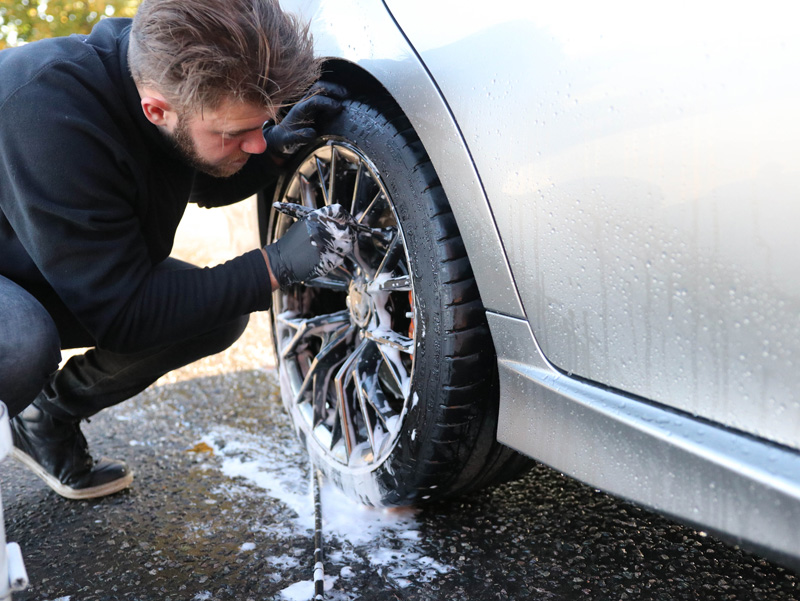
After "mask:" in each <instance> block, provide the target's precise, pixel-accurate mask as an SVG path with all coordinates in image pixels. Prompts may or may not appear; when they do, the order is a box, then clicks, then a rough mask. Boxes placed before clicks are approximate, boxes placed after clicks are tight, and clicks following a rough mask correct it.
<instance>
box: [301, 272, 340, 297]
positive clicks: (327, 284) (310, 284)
mask: <svg viewBox="0 0 800 601" xmlns="http://www.w3.org/2000/svg"><path fill="white" fill-rule="evenodd" d="M336 271H338V269H337V270H334V271H332V272H331V273H329V274H328V275H327V276H321V277H318V278H314V279H313V280H308V281H307V282H303V284H304V285H305V286H306V287H307V288H326V289H328V290H338V291H339V292H347V285H348V281H349V280H347V279H344V278H343V279H337V278H336V277H335V275H336Z"/></svg>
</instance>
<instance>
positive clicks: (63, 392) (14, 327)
mask: <svg viewBox="0 0 800 601" xmlns="http://www.w3.org/2000/svg"><path fill="white" fill-rule="evenodd" d="M188 267H190V266H189V265H188V264H187V263H184V262H182V261H178V260H177V259H167V260H166V261H165V262H164V263H163V264H161V265H160V266H159V268H162V269H185V268H188ZM247 321H248V317H247V316H243V317H241V318H239V319H235V320H233V321H231V322H228V323H226V324H223V325H222V326H218V327H216V328H214V329H212V330H209V331H207V332H205V333H202V334H200V335H198V336H195V337H192V338H189V339H186V340H181V341H176V342H171V343H167V344H164V345H163V346H159V347H157V348H153V349H148V350H146V351H142V352H138V353H130V354H120V353H114V352H111V351H108V350H105V349H102V348H97V347H95V348H92V349H90V350H88V351H87V352H86V353H84V354H83V355H78V356H75V357H72V358H71V359H70V360H69V361H67V362H66V363H65V365H64V367H62V368H61V369H60V370H59V369H58V364H59V362H60V360H61V349H62V348H74V347H75V346H89V345H87V344H80V345H76V344H74V343H69V342H65V344H64V345H63V346H62V342H61V339H60V337H59V334H58V329H57V328H56V325H55V323H54V322H53V320H52V318H51V317H50V315H49V314H48V313H47V311H46V310H45V309H44V307H42V305H41V304H40V303H39V302H38V301H37V300H36V299H35V298H34V297H33V296H31V295H30V294H28V293H27V292H26V291H25V290H23V289H22V288H21V287H19V286H18V285H17V284H15V283H14V282H12V281H10V280H8V279H7V278H4V277H2V276H0V401H3V402H4V403H5V404H6V406H7V407H8V410H9V415H10V416H12V417H13V416H14V415H16V414H18V413H19V412H20V411H22V410H23V409H24V408H25V407H27V406H28V405H29V404H31V403H32V402H33V401H34V400H36V401H37V403H36V404H37V405H38V406H39V407H41V408H42V409H44V410H45V411H47V412H49V413H52V414H53V415H54V416H56V417H60V418H62V419H73V418H84V417H89V416H91V415H94V414H95V413H97V412H98V411H100V410H102V409H105V408H106V407H110V406H112V405H116V404H117V403H120V402H122V401H124V400H126V399H129V398H130V397H132V396H134V395H136V394H138V393H139V392H141V391H142V390H144V389H145V388H147V387H148V386H150V384H152V383H153V382H155V381H156V380H157V379H158V378H160V377H161V376H163V375H164V374H166V373H168V372H170V371H172V370H173V369H177V368H179V367H183V366H184V365H188V364H189V363H192V362H194V361H197V360H198V359H201V358H203V357H207V356H209V355H213V354H215V353H218V352H220V351H223V350H225V349H226V348H228V347H229V346H230V345H232V344H233V343H234V342H236V340H237V339H238V338H239V337H240V336H241V335H242V333H243V332H244V329H245V327H246V326H247Z"/></svg>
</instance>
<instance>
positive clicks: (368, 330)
mask: <svg viewBox="0 0 800 601" xmlns="http://www.w3.org/2000/svg"><path fill="white" fill-rule="evenodd" d="M328 148H330V149H331V153H332V154H333V153H334V151H335V150H340V151H341V150H343V151H344V154H343V155H341V156H340V157H339V159H340V160H341V159H342V158H345V159H346V160H349V159H351V158H352V157H353V156H355V157H357V159H358V161H359V162H360V163H361V165H362V166H363V168H364V170H365V172H366V173H367V174H368V176H370V179H371V180H372V181H373V182H374V184H375V185H376V186H377V187H378V189H379V194H381V195H382V196H383V197H384V198H385V199H386V204H387V205H388V207H389V209H390V210H391V214H392V218H393V226H394V227H396V228H397V238H398V241H399V244H400V245H401V246H402V260H404V261H405V266H406V272H407V279H408V286H409V289H410V290H409V291H410V293H411V300H410V309H411V311H412V313H413V314H414V315H416V309H415V301H414V300H413V299H415V298H416V295H415V294H416V293H415V286H414V281H413V274H412V272H411V269H410V258H409V256H408V249H407V246H406V241H405V236H404V234H403V228H402V225H401V223H400V220H399V219H398V216H397V211H396V208H395V205H394V202H393V199H392V196H391V195H390V194H389V192H388V190H387V189H386V185H385V184H384V181H383V178H382V176H381V174H380V172H379V170H378V169H377V167H376V166H375V164H374V163H373V162H372V161H371V160H370V159H369V157H368V156H367V155H366V154H365V153H364V152H363V151H361V149H360V148H358V147H357V146H356V145H355V144H353V143H352V142H350V141H348V140H346V139H344V138H340V137H337V136H324V137H322V138H320V143H318V144H316V145H314V146H313V147H311V148H309V149H308V151H307V152H306V153H304V155H303V156H302V158H300V159H299V160H298V161H297V163H296V167H295V168H294V170H293V171H292V172H291V174H290V175H289V176H288V180H287V184H286V185H284V186H282V188H281V189H282V195H283V198H282V200H284V199H285V197H286V194H287V193H288V192H289V191H290V190H291V189H292V187H293V185H296V181H295V180H297V178H298V174H299V173H300V172H301V170H302V169H303V168H304V167H305V166H307V165H308V163H309V162H313V161H315V160H316V159H317V158H318V157H319V155H320V151H323V149H328ZM348 155H350V156H349V157H348ZM350 164H351V165H353V164H355V163H353V162H352V161H351V160H350ZM321 200H322V201H323V202H325V200H326V198H323V199H321ZM331 200H333V199H328V202H329V203H330V202H331ZM346 208H348V210H350V209H352V208H353V207H352V206H350V207H346ZM365 215H366V211H365ZM275 217H277V221H276V222H271V223H270V231H271V232H272V233H273V235H275V234H276V233H277V232H278V231H279V230H278V228H279V227H280V226H281V220H284V223H286V221H285V220H286V217H285V216H283V215H276V216H274V217H273V218H275ZM361 219H363V216H362V217H361ZM382 275H383V274H381V273H375V275H374V276H373V277H370V276H369V274H368V273H365V272H364V271H363V270H360V269H356V270H354V272H353V275H352V277H350V278H349V281H348V299H349V298H350V295H349V293H350V292H351V291H352V290H353V289H354V288H356V289H357V290H358V292H359V294H361V296H362V298H363V299H364V301H363V302H365V303H366V304H367V306H368V310H367V311H366V314H365V315H360V316H356V315H354V314H353V310H352V308H351V307H348V311H349V312H350V327H351V328H352V329H353V330H354V336H353V343H352V344H351V345H350V346H349V348H348V352H347V356H346V357H345V359H344V361H343V363H346V362H347V361H348V360H349V359H350V358H351V357H352V356H353V354H354V353H355V352H356V351H357V350H358V349H359V348H360V344H363V341H364V339H371V338H377V337H380V336H381V335H385V334H386V333H387V330H386V329H384V328H382V327H381V323H382V322H381V320H380V318H379V317H378V313H379V311H378V310H377V307H378V305H379V304H380V300H376V297H378V296H380V295H376V294H374V292H370V290H369V289H370V286H371V285H375V284H376V281H377V280H379V279H380V278H381V276H382ZM354 283H356V284H355V286H354ZM379 285H380V284H379ZM392 292H393V290H391V289H388V290H384V291H383V292H382V294H383V295H385V297H386V298H388V296H389V295H390V294H392ZM286 298H288V295H287V294H285V293H284V292H282V291H280V290H278V291H276V292H275V293H274V300H273V313H274V314H275V313H279V314H280V315H285V313H284V312H282V309H283V307H284V300H285V299H286ZM362 308H363V307H362ZM276 309H277V312H276ZM273 320H274V321H273V325H274V329H275V330H278V329H279V326H278V320H277V319H276V318H273ZM376 323H377V327H376V326H375V324H376ZM412 323H414V324H416V323H417V322H416V318H414V321H413V322H412ZM418 330H419V328H418V327H417V326H416V325H415V326H414V327H413V329H412V331H411V332H410V336H409V338H410V348H411V352H410V357H411V364H410V367H409V368H408V370H407V382H406V383H405V385H401V392H402V408H401V409H400V411H399V412H397V413H396V414H395V417H396V421H395V422H393V423H394V424H396V428H395V429H394V430H392V431H389V432H387V433H386V435H385V439H384V441H383V442H382V443H381V444H380V446H379V448H378V449H377V450H375V449H373V451H374V452H373V456H372V457H371V458H370V459H366V460H365V459H363V458H362V460H361V461H355V462H354V456H355V455H356V450H357V449H358V447H363V445H365V444H366V442H367V441H363V440H362V441H361V442H360V443H358V444H357V445H356V449H354V450H353V452H351V453H350V454H349V456H348V457H347V461H346V462H345V461H342V457H341V455H340V454H337V453H335V452H334V451H332V450H331V449H330V448H328V447H326V442H325V441H323V440H321V439H320V435H319V431H318V430H319V426H317V428H316V429H315V428H314V426H313V420H312V419H310V417H309V410H308V406H309V405H310V406H311V407H312V408H313V404H314V402H313V400H312V401H310V402H308V401H306V402H303V403H302V405H304V407H301V404H298V403H297V402H295V397H296V394H295V391H296V390H297V387H298V385H297V378H294V382H293V378H292V377H291V374H290V373H289V372H290V371H291V370H290V369H289V366H290V365H291V367H292V369H297V370H299V371H302V368H300V366H298V365H296V364H290V363H288V361H287V359H286V358H285V357H284V358H282V356H281V340H280V339H279V334H278V332H276V331H274V333H273V336H274V338H275V344H276V348H277V350H278V355H277V357H278V362H279V368H280V377H281V391H282V396H283V401H284V405H285V406H286V408H287V410H288V412H289V413H290V415H291V417H292V420H293V422H294V424H295V427H296V428H298V429H299V430H301V431H302V432H303V435H304V436H303V437H304V438H305V441H306V445H307V446H308V447H309V451H310V452H311V453H312V455H313V456H314V457H316V458H319V459H323V460H324V461H327V462H329V463H331V462H332V463H334V464H336V466H337V469H338V470H340V471H341V470H342V469H345V470H347V471H350V472H360V471H364V470H371V469H374V468H375V467H376V466H378V465H380V464H382V463H383V461H385V459H386V458H387V457H388V456H389V454H390V453H391V451H392V450H393V449H394V447H395V446H396V444H397V442H398V441H399V439H400V434H401V432H402V426H403V423H404V421H405V418H406V414H407V412H408V410H409V408H410V406H412V402H411V399H412V389H413V386H412V384H413V379H414V373H415V366H416V353H415V352H414V351H415V349H416V345H417V334H418ZM392 331H393V330H392ZM394 333H395V334H398V333H397V332H394ZM359 340H360V341H361V343H360V342H359ZM379 350H380V352H381V354H382V355H384V357H385V351H384V349H382V348H381V349H379ZM384 360H386V359H384ZM350 400H351V403H350V405H351V407H352V406H353V405H355V404H356V402H355V401H353V399H350ZM414 404H416V403H414ZM386 437H388V438H386Z"/></svg>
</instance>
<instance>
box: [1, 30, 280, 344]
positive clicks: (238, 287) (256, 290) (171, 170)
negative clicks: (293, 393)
mask: <svg viewBox="0 0 800 601" xmlns="http://www.w3.org/2000/svg"><path fill="white" fill-rule="evenodd" d="M129 31H130V20H128V19H106V20H103V21H101V22H100V23H98V25H97V26H95V28H94V30H93V31H92V33H91V34H90V35H89V36H79V35H73V36H70V37H67V38H58V39H52V40H43V41H40V42H35V43H32V44H28V45H25V46H21V47H19V48H12V49H6V50H3V51H2V52H0V275H3V276H5V277H7V278H9V279H11V280H13V281H14V282H16V283H18V284H19V285H21V286H22V287H24V288H25V289H26V290H28V291H29V292H31V293H32V294H33V295H34V296H35V297H36V298H37V299H38V300H39V301H40V302H41V303H42V304H43V305H44V307H45V308H46V309H47V310H48V311H49V312H50V314H51V315H52V316H53V318H54V319H55V321H56V325H57V326H58V328H59V332H60V333H61V335H62V343H63V345H64V346H65V347H68V346H93V345H97V346H100V347H103V348H106V349H109V350H114V351H117V352H134V351H138V350H143V349H146V348H150V347H153V346H158V345H162V344H166V343H169V342H171V341H174V340H177V339H181V338H185V337H188V336H190V335H195V334H198V333H200V332H202V331H204V330H207V329H209V328H210V327H213V326H215V325H218V324H221V323H224V322H226V321H229V320H230V319H232V318H235V317H238V316H241V315H244V314H247V313H250V312H252V311H257V310H264V309H267V308H269V305H270V292H271V289H270V283H269V276H268V272H267V269H266V265H265V263H264V259H263V257H262V255H261V252H260V251H259V250H254V251H251V252H248V253H245V254H244V255H242V256H240V257H237V258H235V259H233V260H231V261H229V262H227V263H225V264H224V265H220V266H217V267H213V268H205V269H188V270H180V271H167V272H164V270H161V271H158V272H156V271H154V266H156V265H157V264H158V263H160V262H161V261H163V260H164V259H165V258H166V257H168V256H169V253H170V251H171V249H172V244H173V238H174V235H175V230H176V228H177V226H178V222H179V221H180V219H181V217H182V215H183V212H184V209H185V208H186V204H187V202H188V200H189V198H190V195H192V197H193V198H192V199H193V200H194V201H196V202H199V204H201V205H203V206H220V205H223V204H229V203H231V202H234V201H236V200H241V199H242V198H245V197H247V196H249V195H250V194H252V193H253V192H255V191H256V190H257V189H258V188H260V187H262V186H264V185H266V184H268V183H270V181H271V180H272V181H274V179H275V178H276V176H277V168H276V167H275V166H274V165H273V164H272V163H271V162H270V161H269V159H268V158H267V157H266V156H265V155H261V156H254V157H252V158H251V159H250V161H249V162H248V164H247V166H246V167H245V169H243V170H242V172H240V173H239V174H237V175H236V176H234V177H233V178H228V179H225V180H215V179H214V178H211V177H208V176H205V175H203V174H200V173H196V172H195V171H194V170H193V169H191V168H190V167H188V166H186V165H185V164H183V163H182V162H181V161H180V160H179V158H178V157H177V155H176V154H175V153H174V151H173V150H172V148H171V146H170V145H169V143H167V141H166V140H165V139H164V138H163V136H162V134H161V133H160V132H159V131H158V128H156V127H155V126H154V125H152V124H151V123H150V122H149V121H147V119H146V118H145V116H144V114H143V112H142V109H141V107H140V104H139V95H138V93H137V90H136V87H135V85H134V82H133V80H132V78H131V76H130V73H129V71H128V62H127V48H128V33H129ZM0 319H2V316H1V315H0ZM76 332H77V333H76ZM65 338H66V340H65ZM78 339H79V340H78Z"/></svg>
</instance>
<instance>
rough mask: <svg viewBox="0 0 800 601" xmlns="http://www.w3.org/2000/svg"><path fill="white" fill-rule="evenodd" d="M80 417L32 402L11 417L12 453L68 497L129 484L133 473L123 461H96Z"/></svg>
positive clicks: (106, 492) (96, 493) (90, 496)
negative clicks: (50, 410) (51, 411)
mask: <svg viewBox="0 0 800 601" xmlns="http://www.w3.org/2000/svg"><path fill="white" fill-rule="evenodd" d="M79 421H80V420H75V421H64V420H61V419H57V418H55V417H53V416H52V415H50V414H49V413H46V412H45V411H42V410H41V409H40V408H39V407H37V406H36V405H35V404H33V405H30V406H29V407H28V408H27V409H25V410H24V411H23V412H22V413H20V414H19V415H18V416H16V417H15V418H13V419H12V420H11V433H12V434H13V437H14V447H15V448H14V450H13V451H12V454H13V455H14V457H16V458H17V459H18V460H19V461H21V462H22V463H23V464H24V465H25V466H26V467H28V468H30V469H31V470H32V471H33V473H34V474H36V475H37V476H39V477H40V478H41V479H42V480H44V481H45V482H46V483H47V485H48V486H49V487H50V488H52V489H53V490H54V491H56V492H57V493H58V494H60V495H61V496H62V497H66V498H68V499H94V498H96V497H104V496H106V495H110V494H112V493H115V492H118V491H120V490H122V489H123V488H127V487H128V486H130V484H131V482H132V481H133V473H132V472H131V471H130V470H128V466H127V465H125V463H123V462H122V461H113V460H111V459H106V458H105V457H103V458H102V459H100V461H98V462H97V463H95V462H94V461H93V460H92V457H91V455H89V445H88V444H87V442H86V438H84V436H83V433H82V432H81V430H80V427H79V425H78V424H79Z"/></svg>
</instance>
